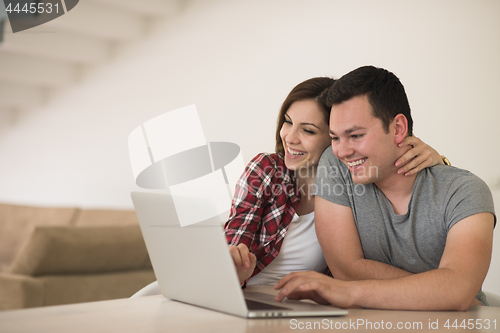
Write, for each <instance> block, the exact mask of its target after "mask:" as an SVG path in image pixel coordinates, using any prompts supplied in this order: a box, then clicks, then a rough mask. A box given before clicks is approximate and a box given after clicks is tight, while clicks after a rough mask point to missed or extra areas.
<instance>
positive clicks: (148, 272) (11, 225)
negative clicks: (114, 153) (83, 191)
mask: <svg viewBox="0 0 500 333" xmlns="http://www.w3.org/2000/svg"><path fill="white" fill-rule="evenodd" d="M154 280H156V278H155V275H154V272H153V269H152V267H151V262H150V260H149V256H148V253H147V250H146V246H145V244H144V241H143V238H142V234H141V231H140V227H139V224H138V221H137V217H136V215H135V212H134V211H131V210H106V209H80V208H77V207H36V206H23V205H15V204H8V203H3V204H0V310H12V309H21V308H29V307H38V306H46V305H57V304H68V303H79V302H90V301H98V300H106V299H115V298H124V297H130V296H131V295H133V294H134V293H135V292H136V291H138V290H139V289H141V288H142V287H144V286H146V285H147V284H149V283H150V282H152V281H154Z"/></svg>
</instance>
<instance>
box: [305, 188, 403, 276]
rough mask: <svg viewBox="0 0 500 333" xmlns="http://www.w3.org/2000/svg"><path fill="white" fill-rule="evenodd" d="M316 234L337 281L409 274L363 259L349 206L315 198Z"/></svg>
mask: <svg viewBox="0 0 500 333" xmlns="http://www.w3.org/2000/svg"><path fill="white" fill-rule="evenodd" d="M314 205H315V206H314V219H315V225H316V234H317V237H318V241H319V244H320V245H321V249H322V250H323V255H324V256H325V259H326V262H327V263H328V267H329V268H330V271H331V272H332V275H333V276H334V277H335V278H337V279H341V280H366V279H395V278H400V277H404V276H408V275H411V274H412V273H410V272H407V271H405V270H402V269H400V268H397V267H394V266H391V265H388V264H384V263H381V262H378V261H374V260H368V259H365V257H364V255H363V249H362V247H361V242H360V240H359V235H358V230H357V228H356V223H355V222H354V216H353V214H352V209H351V208H350V207H346V206H342V205H339V204H335V203H333V202H330V201H328V200H326V199H323V198H321V197H319V196H316V198H315V204H314Z"/></svg>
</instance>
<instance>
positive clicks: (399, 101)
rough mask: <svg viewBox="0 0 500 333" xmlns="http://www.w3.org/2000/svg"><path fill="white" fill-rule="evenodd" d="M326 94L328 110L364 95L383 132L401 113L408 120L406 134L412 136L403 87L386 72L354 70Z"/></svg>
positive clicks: (394, 77)
mask: <svg viewBox="0 0 500 333" xmlns="http://www.w3.org/2000/svg"><path fill="white" fill-rule="evenodd" d="M325 94H326V96H324V98H325V101H326V104H327V106H329V107H331V106H332V105H338V104H340V103H342V102H345V101H347V100H349V99H351V98H353V97H356V96H360V95H365V94H366V95H367V96H368V101H369V102H370V105H371V106H372V109H373V116H374V117H376V118H379V119H380V120H381V121H382V124H383V126H384V129H385V131H386V132H389V125H390V123H391V122H392V121H393V119H394V117H395V116H396V115H398V114H400V113H401V114H403V115H404V116H405V117H406V119H407V120H408V135H412V133H413V119H412V118H411V112H410V104H409V103H408V98H407V96H406V92H405V88H404V87H403V84H401V81H399V79H398V78H397V76H396V75H394V74H393V73H391V72H389V71H388V70H386V69H383V68H377V67H373V66H364V67H360V68H358V69H355V70H353V71H351V72H349V73H347V74H346V75H344V76H342V77H341V78H340V79H338V80H337V81H336V82H335V84H334V85H333V86H332V87H331V88H330V89H329V90H328V91H327V92H326V93H325Z"/></svg>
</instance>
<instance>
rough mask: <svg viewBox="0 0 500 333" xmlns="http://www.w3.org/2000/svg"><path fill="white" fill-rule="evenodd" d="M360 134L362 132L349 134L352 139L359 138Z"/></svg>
mask: <svg viewBox="0 0 500 333" xmlns="http://www.w3.org/2000/svg"><path fill="white" fill-rule="evenodd" d="M362 136H363V134H353V135H351V138H352V139H359V138H361V137H362Z"/></svg>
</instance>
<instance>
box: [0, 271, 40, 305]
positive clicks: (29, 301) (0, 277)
mask: <svg viewBox="0 0 500 333" xmlns="http://www.w3.org/2000/svg"><path fill="white" fill-rule="evenodd" d="M42 305H43V282H41V281H39V280H37V279H34V278H32V277H29V276H26V275H18V274H5V273H3V274H0V310H14V309H22V308H30V307H35V306H42Z"/></svg>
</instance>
